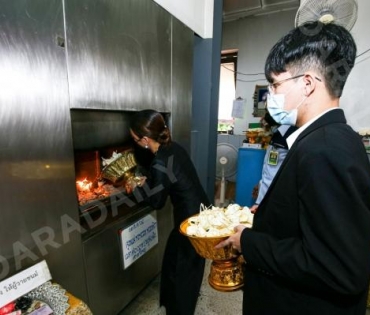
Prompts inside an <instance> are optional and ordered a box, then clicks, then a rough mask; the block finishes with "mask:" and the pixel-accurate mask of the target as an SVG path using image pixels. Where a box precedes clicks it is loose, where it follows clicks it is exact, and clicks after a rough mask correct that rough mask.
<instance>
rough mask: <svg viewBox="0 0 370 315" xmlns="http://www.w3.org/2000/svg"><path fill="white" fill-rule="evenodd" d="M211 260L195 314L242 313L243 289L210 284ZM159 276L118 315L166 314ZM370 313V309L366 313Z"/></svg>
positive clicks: (230, 314)
mask: <svg viewBox="0 0 370 315" xmlns="http://www.w3.org/2000/svg"><path fill="white" fill-rule="evenodd" d="M210 263H211V261H208V260H207V263H206V268H205V273H204V277H203V284H202V288H201V292H200V297H199V299H198V305H197V308H196V311H195V314H194V315H241V314H242V291H241V290H238V291H234V292H219V291H216V290H215V289H213V288H212V287H211V286H210V285H209V284H208V274H209V270H210ZM158 297H159V277H157V278H156V279H154V281H153V282H152V283H151V284H150V285H149V286H148V287H147V288H146V289H145V290H144V291H143V292H142V293H141V294H140V295H139V296H138V297H137V298H136V299H135V300H134V301H132V302H131V303H130V304H129V305H128V306H127V307H126V308H125V309H124V310H123V311H121V312H120V314H118V315H165V314H166V311H165V310H164V308H160V307H159V304H158V300H159V298H158ZM364 315H370V309H368V310H367V311H366V314H364Z"/></svg>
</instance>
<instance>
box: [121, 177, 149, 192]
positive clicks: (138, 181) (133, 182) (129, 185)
mask: <svg viewBox="0 0 370 315" xmlns="http://www.w3.org/2000/svg"><path fill="white" fill-rule="evenodd" d="M145 181H146V176H135V177H134V178H131V179H129V180H128V181H127V182H126V184H125V190H126V193H127V194H131V193H132V192H133V191H134V190H135V188H136V187H142V186H143V185H144V184H145Z"/></svg>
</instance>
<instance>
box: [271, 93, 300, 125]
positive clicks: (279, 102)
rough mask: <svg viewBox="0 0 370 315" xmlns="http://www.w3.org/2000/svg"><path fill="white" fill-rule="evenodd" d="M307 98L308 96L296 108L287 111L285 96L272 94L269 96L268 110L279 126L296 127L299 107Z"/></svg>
mask: <svg viewBox="0 0 370 315" xmlns="http://www.w3.org/2000/svg"><path fill="white" fill-rule="evenodd" d="M289 92H290V91H289ZM306 98H307V96H306V97H305V98H304V99H303V100H302V101H301V102H300V103H299V104H298V105H297V106H296V108H294V109H292V110H285V109H284V106H285V94H271V93H270V94H268V95H267V110H268V111H269V113H270V115H271V117H272V118H273V119H274V120H275V121H276V122H277V123H278V124H280V125H290V126H295V124H296V123H297V116H298V107H299V106H301V105H302V103H303V102H304V100H305V99H306Z"/></svg>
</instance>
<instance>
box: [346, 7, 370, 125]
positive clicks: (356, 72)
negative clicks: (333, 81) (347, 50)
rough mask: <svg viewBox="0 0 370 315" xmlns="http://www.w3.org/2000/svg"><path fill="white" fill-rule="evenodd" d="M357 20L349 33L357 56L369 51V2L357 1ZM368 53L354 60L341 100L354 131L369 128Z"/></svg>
mask: <svg viewBox="0 0 370 315" xmlns="http://www.w3.org/2000/svg"><path fill="white" fill-rule="evenodd" d="M358 8H359V10H358V19H357V21H356V24H355V26H354V27H353V28H352V30H351V33H352V35H353V37H354V38H355V40H356V43H357V55H360V54H361V53H362V52H364V51H365V50H368V49H370V40H369V31H368V30H369V28H370V18H369V14H368V13H369V12H370V1H369V0H358ZM369 93H370V52H367V53H366V54H364V55H362V56H360V57H358V58H357V59H356V64H355V67H354V68H353V70H352V73H351V74H350V76H349V78H348V81H347V83H346V86H345V89H344V93H343V96H342V100H341V107H342V108H343V109H344V111H345V113H346V116H347V120H348V124H350V125H351V126H352V127H353V128H354V129H355V130H361V129H369V128H370V95H369Z"/></svg>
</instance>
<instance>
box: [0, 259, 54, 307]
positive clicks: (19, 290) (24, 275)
mask: <svg viewBox="0 0 370 315" xmlns="http://www.w3.org/2000/svg"><path fill="white" fill-rule="evenodd" d="M50 279H51V274H50V271H49V268H48V265H47V264H46V261H45V260H43V261H41V262H39V263H38V264H36V265H34V266H32V267H30V268H28V269H26V270H23V271H21V272H19V273H17V274H15V275H14V276H12V277H10V278H8V279H6V280H4V281H1V282H0V307H3V306H4V305H6V304H8V303H10V302H12V301H15V300H16V299H18V298H19V297H21V296H22V295H25V294H27V293H28V292H30V291H32V290H33V289H36V288H37V287H39V286H40V285H42V284H44V283H45V282H46V281H49V280H50Z"/></svg>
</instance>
